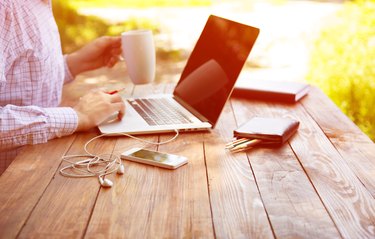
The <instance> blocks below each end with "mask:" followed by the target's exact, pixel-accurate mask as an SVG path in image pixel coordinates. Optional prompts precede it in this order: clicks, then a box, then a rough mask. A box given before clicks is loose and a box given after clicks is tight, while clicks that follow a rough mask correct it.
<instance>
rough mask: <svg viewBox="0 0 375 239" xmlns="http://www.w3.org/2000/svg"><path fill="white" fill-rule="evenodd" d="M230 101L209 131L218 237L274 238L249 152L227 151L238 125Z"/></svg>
mask: <svg viewBox="0 0 375 239" xmlns="http://www.w3.org/2000/svg"><path fill="white" fill-rule="evenodd" d="M236 127H237V125H236V122H235V119H234V116H233V112H232V110H231V108H230V106H229V105H226V107H225V109H224V112H223V113H222V115H221V117H220V120H219V122H218V124H217V126H216V128H215V129H214V130H212V131H211V133H209V134H205V135H204V136H205V141H204V150H205V156H206V165H207V174H208V183H209V193H210V200H211V208H212V215H213V222H214V229H215V236H216V237H218V238H273V233H272V229H271V227H270V224H269V221H268V218H267V214H266V211H265V208H264V205H263V202H262V199H261V197H260V195H259V191H258V189H257V185H256V182H255V179H254V176H253V172H252V170H251V168H250V166H249V162H248V160H247V157H246V155H245V154H231V153H229V152H227V151H225V149H224V147H225V143H226V142H228V141H229V140H230V139H231V138H232V137H233V129H234V128H236Z"/></svg>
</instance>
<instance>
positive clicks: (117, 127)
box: [99, 15, 259, 134]
mask: <svg viewBox="0 0 375 239" xmlns="http://www.w3.org/2000/svg"><path fill="white" fill-rule="evenodd" d="M258 34H259V29H258V28H254V27H251V26H247V25H244V24H240V23H237V22H234V21H231V20H228V19H224V18H221V17H217V16H213V15H211V16H209V18H208V20H207V23H206V25H205V27H204V29H203V31H202V34H201V36H200V37H199V39H198V41H197V43H196V45H195V47H194V49H193V51H192V53H191V55H190V57H189V59H188V61H187V63H186V66H185V68H184V70H183V72H182V74H181V77H180V80H179V82H178V84H177V86H176V87H175V89H174V92H173V94H172V95H152V96H149V97H142V98H127V99H124V101H125V104H126V112H125V116H124V117H123V119H122V120H121V121H120V120H118V121H115V122H111V123H105V124H102V125H100V126H99V129H100V132H101V133H103V134H116V133H127V134H151V133H162V132H172V131H174V130H179V131H190V130H205V129H210V128H213V127H215V124H216V122H217V121H218V119H219V116H220V114H221V112H222V110H223V108H224V105H225V103H226V101H227V100H228V98H229V96H230V94H231V92H232V90H233V87H234V84H235V82H236V80H237V78H238V75H239V74H240V72H241V69H242V67H243V65H244V64H245V62H246V59H247V57H248V55H249V53H250V51H251V49H252V47H253V45H254V43H255V40H256V38H257V37H258Z"/></svg>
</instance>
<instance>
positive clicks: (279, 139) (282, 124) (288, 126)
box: [234, 117, 299, 146]
mask: <svg viewBox="0 0 375 239" xmlns="http://www.w3.org/2000/svg"><path fill="white" fill-rule="evenodd" d="M298 126H299V122H298V121H296V120H293V119H289V118H262V117H254V118H252V119H251V120H249V121H248V122H246V123H244V124H243V125H241V126H240V127H239V128H238V129H236V130H234V136H235V137H237V138H249V139H260V140H261V143H260V145H274V146H280V145H282V144H283V143H285V142H286V141H287V140H288V139H289V138H290V137H291V136H292V135H293V134H294V133H295V132H296V131H297V129H298Z"/></svg>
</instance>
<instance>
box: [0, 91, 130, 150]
mask: <svg viewBox="0 0 375 239" xmlns="http://www.w3.org/2000/svg"><path fill="white" fill-rule="evenodd" d="M115 112H119V117H120V118H121V117H122V116H123V115H124V112H125V104H124V102H123V101H122V98H121V96H120V95H119V94H114V95H109V94H106V93H104V92H103V91H100V90H93V91H91V92H89V93H88V94H86V95H85V96H83V97H81V99H80V101H79V102H78V104H77V105H76V106H75V107H73V108H70V107H56V108H41V107H37V106H15V105H6V106H4V107H0V151H5V150H10V149H13V148H16V147H19V146H23V145H27V144H39V143H45V142H47V141H48V140H50V139H53V138H57V137H62V136H65V135H69V134H72V133H74V132H76V131H85V130H88V129H91V128H93V127H96V126H97V125H99V124H100V123H102V122H103V121H105V120H106V119H107V118H108V117H109V116H110V115H112V114H113V113H115Z"/></svg>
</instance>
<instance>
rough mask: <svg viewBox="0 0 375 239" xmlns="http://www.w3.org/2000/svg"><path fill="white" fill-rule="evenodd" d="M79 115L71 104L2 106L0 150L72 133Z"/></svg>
mask: <svg viewBox="0 0 375 239" xmlns="http://www.w3.org/2000/svg"><path fill="white" fill-rule="evenodd" d="M77 126H78V116H77V114H76V112H75V111H74V110H73V109H72V108H68V107H58V108H40V107H37V106H15V105H6V106H3V107H0V151H5V150H10V149H13V148H16V147H19V146H23V145H27V144H39V143H45V142H47V141H48V140H49V139H52V138H56V137H62V136H65V135H69V134H72V133H73V132H74V131H75V130H76V129H77Z"/></svg>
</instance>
